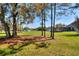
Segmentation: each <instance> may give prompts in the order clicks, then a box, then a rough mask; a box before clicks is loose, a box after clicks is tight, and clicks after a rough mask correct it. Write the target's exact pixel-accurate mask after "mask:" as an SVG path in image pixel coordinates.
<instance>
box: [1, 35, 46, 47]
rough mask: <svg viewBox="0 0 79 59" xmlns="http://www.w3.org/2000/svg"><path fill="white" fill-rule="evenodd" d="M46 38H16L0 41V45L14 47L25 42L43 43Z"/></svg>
mask: <svg viewBox="0 0 79 59" xmlns="http://www.w3.org/2000/svg"><path fill="white" fill-rule="evenodd" d="M45 40H47V37H43V36H28V35H27V36H18V37H16V38H8V39H0V44H10V45H11V46H12V45H16V44H18V43H23V42H25V41H45Z"/></svg>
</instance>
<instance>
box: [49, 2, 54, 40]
mask: <svg viewBox="0 0 79 59" xmlns="http://www.w3.org/2000/svg"><path fill="white" fill-rule="evenodd" d="M52 25H53V12H52V3H51V31H50V32H51V34H50V37H52V39H53V38H54V37H53V29H52V28H53V26H52Z"/></svg>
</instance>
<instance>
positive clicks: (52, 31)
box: [50, 3, 56, 39]
mask: <svg viewBox="0 0 79 59" xmlns="http://www.w3.org/2000/svg"><path fill="white" fill-rule="evenodd" d="M52 10H53V8H52V3H51V35H50V36H51V37H52V39H54V30H55V29H54V28H55V14H56V3H54V10H53V12H54V15H53V12H52Z"/></svg>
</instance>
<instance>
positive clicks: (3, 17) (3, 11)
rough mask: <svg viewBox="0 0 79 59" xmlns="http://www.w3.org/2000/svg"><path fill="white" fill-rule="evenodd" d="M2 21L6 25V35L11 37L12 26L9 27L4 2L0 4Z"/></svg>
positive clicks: (0, 18)
mask: <svg viewBox="0 0 79 59" xmlns="http://www.w3.org/2000/svg"><path fill="white" fill-rule="evenodd" d="M0 21H1V23H2V25H3V26H4V30H5V33H6V37H7V38H8V37H10V36H11V34H10V28H9V26H8V24H7V23H6V22H5V10H4V7H3V4H0Z"/></svg>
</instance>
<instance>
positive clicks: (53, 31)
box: [53, 3, 56, 39]
mask: <svg viewBox="0 0 79 59" xmlns="http://www.w3.org/2000/svg"><path fill="white" fill-rule="evenodd" d="M55 14H56V3H54V17H53V39H54V32H55Z"/></svg>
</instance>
